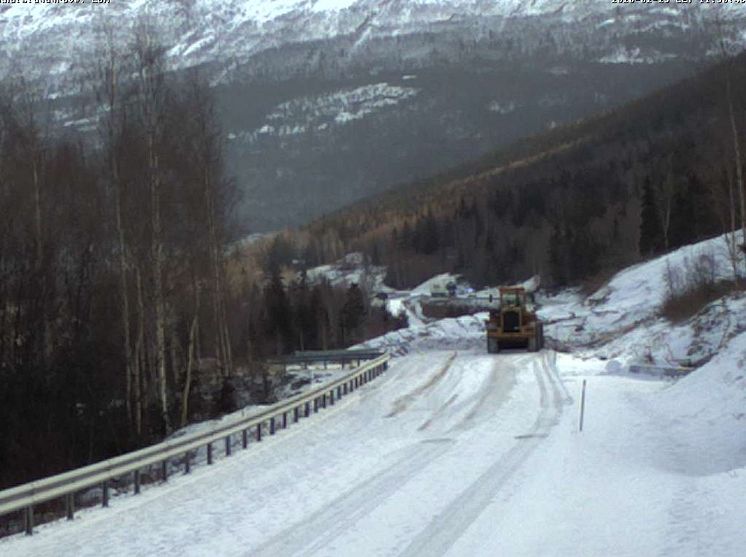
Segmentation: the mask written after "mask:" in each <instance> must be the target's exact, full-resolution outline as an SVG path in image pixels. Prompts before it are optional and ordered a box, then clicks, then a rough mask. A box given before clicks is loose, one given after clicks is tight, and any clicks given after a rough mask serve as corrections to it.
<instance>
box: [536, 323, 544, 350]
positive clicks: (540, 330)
mask: <svg viewBox="0 0 746 557" xmlns="http://www.w3.org/2000/svg"><path fill="white" fill-rule="evenodd" d="M536 327H537V328H536V336H537V339H538V343H537V344H538V349H539V350H543V349H544V324H543V323H539V324H538V325H537V326H536Z"/></svg>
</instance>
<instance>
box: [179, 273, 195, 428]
mask: <svg viewBox="0 0 746 557" xmlns="http://www.w3.org/2000/svg"><path fill="white" fill-rule="evenodd" d="M198 326H199V287H198V286H197V285H196V284H195V285H194V317H193V318H192V326H191V327H190V328H189V341H188V342H189V343H188V344H187V362H186V374H185V376H184V390H183V392H182V394H181V427H184V426H185V425H186V424H187V417H188V416H189V392H190V390H191V388H192V368H193V367H194V363H195V353H196V344H197V328H198Z"/></svg>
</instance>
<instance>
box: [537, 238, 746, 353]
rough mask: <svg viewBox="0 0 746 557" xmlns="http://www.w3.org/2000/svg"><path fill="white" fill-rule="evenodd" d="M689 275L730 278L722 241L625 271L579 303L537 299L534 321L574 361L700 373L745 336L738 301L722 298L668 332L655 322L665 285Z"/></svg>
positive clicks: (739, 297)
mask: <svg viewBox="0 0 746 557" xmlns="http://www.w3.org/2000/svg"><path fill="white" fill-rule="evenodd" d="M695 272H706V273H708V274H710V275H711V276H712V277H713V279H714V280H728V279H732V278H733V269H732V265H731V262H730V258H729V256H728V248H727V245H726V243H725V241H724V238H723V237H716V238H712V239H710V240H706V241H704V242H700V243H698V244H694V245H691V246H685V247H682V248H680V249H678V250H675V251H673V252H671V253H669V254H667V255H664V256H662V257H658V258H656V259H653V260H651V261H647V262H645V263H641V264H638V265H635V266H633V267H630V268H628V269H626V270H624V271H622V272H620V273H618V274H617V275H615V276H614V277H613V278H612V279H611V280H610V281H609V282H608V284H606V285H605V286H604V287H603V288H601V289H599V290H598V291H597V292H595V293H593V294H592V295H591V296H588V297H587V298H585V299H583V298H582V297H580V296H579V295H578V294H577V293H575V294H573V293H572V292H565V293H563V294H562V295H560V296H557V297H555V298H546V297H544V298H540V300H539V301H540V303H541V306H542V307H541V309H540V311H539V315H540V316H541V318H542V319H543V320H544V321H545V323H546V324H547V325H546V328H545V330H546V334H547V336H548V337H550V338H551V339H552V340H553V341H554V342H555V344H556V346H557V347H559V348H562V349H567V350H572V351H573V352H575V353H577V354H579V355H582V356H586V357H590V356H598V357H601V358H617V359H619V360H620V362H621V363H622V364H624V365H627V364H631V363H650V364H660V365H690V366H697V365H701V364H703V363H705V362H706V361H707V360H709V359H710V358H711V357H712V356H713V355H714V354H715V353H717V352H718V351H719V350H720V349H722V348H723V347H724V346H725V344H726V343H727V342H728V341H729V340H730V339H732V338H734V337H735V336H736V335H738V334H740V333H741V332H743V331H746V297H744V295H743V294H742V293H734V294H732V295H729V296H726V297H725V298H723V299H721V300H718V301H715V302H713V303H711V304H709V305H708V306H707V307H705V308H703V310H702V311H700V312H699V313H698V314H697V315H695V316H694V317H692V318H691V319H689V320H687V321H685V322H683V323H679V324H676V325H672V324H671V323H669V322H668V321H667V320H665V319H663V318H662V317H660V311H661V307H662V306H663V303H664V301H665V297H666V293H667V289H668V286H667V283H668V282H671V281H672V282H673V283H681V282H682V281H684V280H686V279H687V277H688V275H691V274H692V273H695Z"/></svg>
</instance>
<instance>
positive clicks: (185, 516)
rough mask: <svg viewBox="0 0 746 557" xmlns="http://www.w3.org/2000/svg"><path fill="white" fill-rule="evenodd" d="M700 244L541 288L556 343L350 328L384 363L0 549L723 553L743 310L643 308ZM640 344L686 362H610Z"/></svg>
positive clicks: (739, 416) (732, 508) (737, 459)
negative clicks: (355, 385) (209, 460)
mask: <svg viewBox="0 0 746 557" xmlns="http://www.w3.org/2000/svg"><path fill="white" fill-rule="evenodd" d="M719 241H721V240H718V239H715V240H712V241H710V242H709V243H704V244H701V245H699V246H695V247H691V248H686V249H683V250H679V251H677V252H674V253H672V254H670V255H669V256H667V257H666V258H660V259H657V260H653V261H651V262H647V263H644V264H641V265H638V266H636V267H634V268H631V269H628V270H626V271H623V272H622V273H620V274H619V275H617V276H616V277H614V278H613V279H612V280H611V281H610V282H609V283H608V285H606V287H604V288H603V289H601V290H600V291H599V292H598V293H596V294H594V295H592V296H591V297H589V298H586V299H583V298H582V297H581V296H580V294H579V293H577V292H565V293H563V294H562V295H559V296H554V297H552V298H545V299H543V300H541V301H542V302H543V309H542V312H543V313H544V317H545V319H547V320H548V321H550V324H549V325H548V333H549V334H554V335H555V339H554V340H555V342H557V343H561V344H564V345H565V346H572V347H574V348H575V350H574V351H573V352H568V353H555V352H553V351H552V350H544V351H542V352H540V353H536V354H532V353H526V352H509V353H501V354H500V355H488V354H486V353H485V350H484V347H483V344H484V339H483V324H482V318H483V316H473V317H461V318H457V319H444V320H440V321H433V322H429V323H421V324H418V325H416V326H413V327H411V328H410V329H407V330H403V331H396V332H395V333H390V334H389V335H386V336H385V337H382V338H380V339H376V340H374V341H370V342H369V343H367V344H368V345H369V346H380V347H385V348H388V349H390V350H391V351H392V353H394V354H395V356H396V357H395V358H394V359H393V360H392V363H391V366H390V369H389V370H388V372H387V373H385V374H384V375H383V376H382V377H381V378H379V379H377V380H376V381H373V382H371V383H370V384H368V385H366V386H365V387H363V388H361V389H360V390H358V391H356V392H355V393H354V394H352V395H350V396H349V397H346V398H344V399H342V401H340V403H339V404H337V405H336V406H334V407H333V408H331V409H328V410H326V411H324V412H322V413H320V414H318V415H315V416H313V417H311V418H309V419H308V420H305V421H303V422H301V423H300V424H299V425H293V426H292V427H291V428H290V429H288V430H286V431H281V432H279V434H278V435H277V436H275V437H272V438H267V439H266V440H265V441H264V442H263V443H262V444H261V445H259V446H257V445H256V444H254V445H252V446H251V447H250V449H249V450H248V451H238V452H237V453H235V454H234V456H231V457H230V458H225V459H221V460H220V461H219V463H218V464H217V465H215V466H213V467H207V466H203V467H199V468H196V469H195V470H194V471H193V472H192V474H191V475H190V476H174V477H173V478H172V479H171V480H170V481H169V484H168V485H167V486H163V487H158V488H152V489H148V490H146V491H145V492H144V493H143V494H142V495H140V496H137V497H135V496H129V495H126V496H120V497H115V498H114V499H113V500H112V503H111V507H110V508H108V509H89V510H85V511H82V512H79V513H78V514H77V515H76V519H75V520H74V521H72V522H64V521H60V522H57V523H54V524H49V525H46V526H42V527H40V528H39V529H38V533H37V534H36V535H34V536H33V537H31V538H27V537H24V536H22V535H18V536H14V537H12V538H8V539H5V540H0V554H2V555H3V556H8V557H12V556H21V555H24V556H25V555H35V556H44V555H54V556H56V555H101V554H105V555H127V556H137V555H154V554H157V555H179V556H183V555H186V556H188V555H200V556H201V555H227V556H232V555H236V556H239V555H240V556H243V555H246V556H248V555H251V556H261V555H268V556H270V555H271V556H284V555H303V556H314V555H315V556H322V555H342V556H344V555H350V554H356V555H361V556H368V555H371V556H372V555H376V556H379V555H380V556H384V555H392V556H393V555H404V556H423V557H425V556H426V557H432V556H441V555H451V556H462V555H463V556H467V555H468V556H480V555H484V556H494V555H510V556H513V555H517V556H524V555H525V556H534V555H536V556H544V555H558V556H565V555H567V556H576V555H594V556H595V555H614V556H639V555H659V556H671V557H673V556H676V557H679V556H692V557H694V556H700V555H718V556H724V557H731V556H732V557H736V556H741V555H743V554H744V548H746V530H745V529H744V528H743V517H744V516H746V497H744V493H746V372H744V366H745V365H746V331H743V330H742V329H741V326H740V325H739V323H741V322H746V307H744V304H743V303H742V301H741V299H740V298H738V297H737V296H729V297H728V298H726V299H724V300H722V301H720V302H718V303H716V304H714V305H711V306H712V307H708V308H705V310H704V311H703V312H701V313H700V314H698V315H697V316H695V317H694V318H692V319H691V320H690V321H687V322H685V323H682V324H679V325H678V326H677V327H671V326H670V325H666V324H665V323H664V322H663V321H662V320H661V319H660V318H659V317H657V310H658V308H659V307H660V303H661V300H662V296H663V292H664V290H665V288H664V280H663V273H662V270H664V269H668V268H671V267H673V266H675V264H676V265H678V264H683V262H684V261H685V260H686V259H687V258H690V259H691V258H692V257H695V256H696V257H699V255H698V254H701V253H702V250H705V249H709V248H717V246H718V245H719V244H718V242H719ZM716 259H717V258H716ZM667 261H668V265H666V262H667ZM716 269H717V271H716V272H718V273H720V272H721V271H722V273H723V276H727V269H721V267H719V266H716ZM413 296H414V297H415V298H416V296H418V294H416V293H415V294H414V295H413ZM394 299H397V298H394ZM398 299H401V300H402V302H401V303H402V304H404V303H405V302H406V301H408V300H411V299H412V296H410V297H405V296H403V295H402V297H401V298H398ZM718 304H720V305H719V306H718ZM402 307H404V306H402ZM718 312H720V313H718ZM726 314H727V316H728V320H727V322H728V325H724V324H723V323H724V321H725V320H724V315H726ZM653 334H658V335H659V336H658V337H655V338H653V337H651V335H653ZM563 335H564V336H563ZM715 339H717V342H716V341H715ZM650 343H652V345H651V344H650ZM641 347H642V348H641ZM646 351H648V352H649V353H650V354H651V355H652V356H651V358H652V360H653V361H664V360H662V358H663V356H664V355H665V354H666V353H667V351H671V352H673V353H675V354H679V353H681V354H684V353H688V352H689V351H693V353H698V354H700V356H702V358H701V360H702V361H706V363H704V364H703V365H701V366H700V367H698V368H697V369H695V370H694V371H693V372H692V373H690V374H689V375H687V376H686V377H683V378H681V379H679V380H677V381H673V380H668V379H660V378H656V377H651V376H639V375H635V374H631V373H628V372H627V371H626V365H627V364H628V363H630V362H632V361H633V360H634V359H635V358H637V357H638V355H639V354H643V353H645V352H646ZM677 351H678V352H677ZM704 354H707V356H706V357H704V356H703V355H704ZM612 357H613V358H616V360H611V359H609V358H612ZM583 382H586V384H587V390H586V405H585V408H586V411H585V419H584V429H583V431H582V432H580V431H578V419H579V402H580V394H581V388H582V384H583Z"/></svg>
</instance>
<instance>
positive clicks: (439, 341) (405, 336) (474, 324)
mask: <svg viewBox="0 0 746 557" xmlns="http://www.w3.org/2000/svg"><path fill="white" fill-rule="evenodd" d="M486 318H487V314H485V313H480V314H476V315H466V316H463V317H455V318H450V319H440V320H438V321H434V322H432V323H428V324H426V325H418V326H410V327H407V328H406V329H399V330H398V331H392V332H390V333H386V334H385V335H383V336H381V337H377V338H374V339H372V340H369V341H367V342H364V343H362V344H359V345H357V346H355V347H354V348H370V349H380V350H387V351H388V352H389V353H390V354H391V355H392V356H404V355H406V354H408V353H410V352H415V351H427V350H452V349H455V348H458V349H470V348H475V347H481V346H482V345H483V343H484V320H485V319H486Z"/></svg>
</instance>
